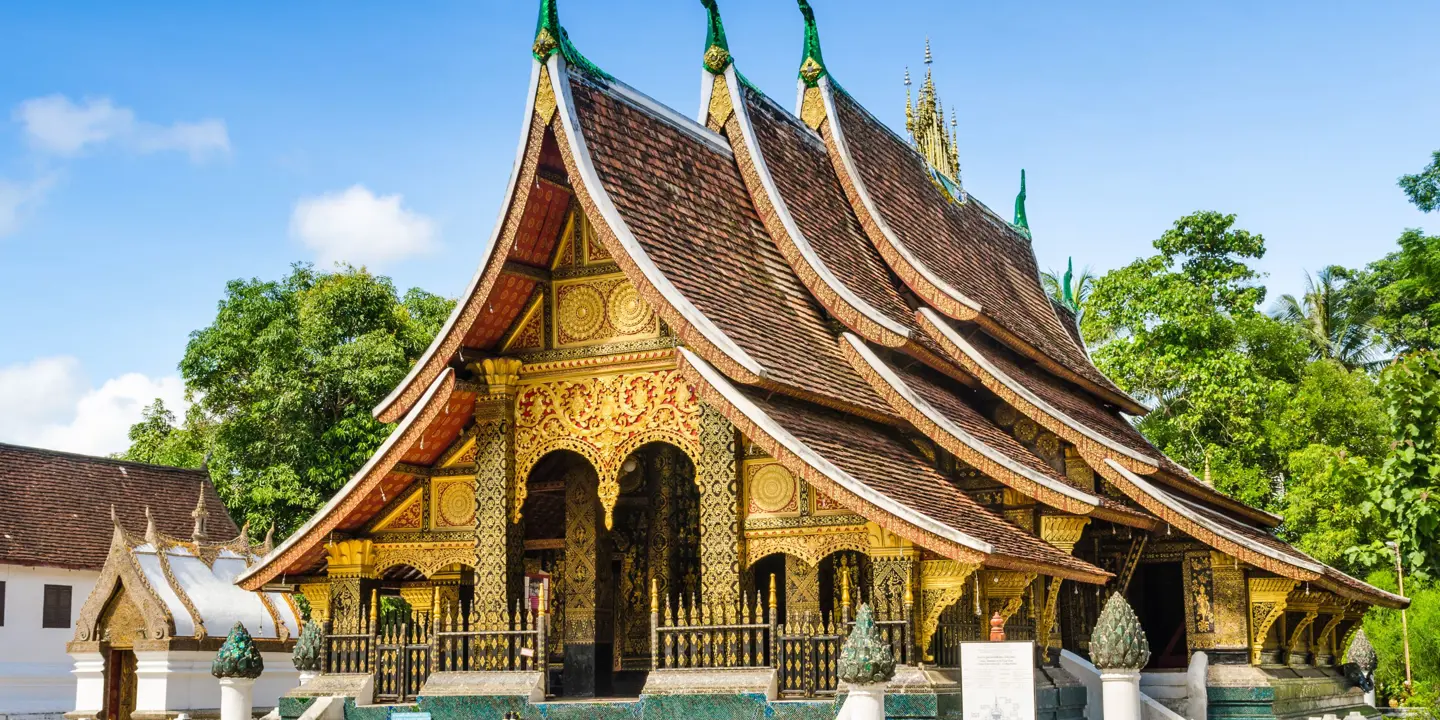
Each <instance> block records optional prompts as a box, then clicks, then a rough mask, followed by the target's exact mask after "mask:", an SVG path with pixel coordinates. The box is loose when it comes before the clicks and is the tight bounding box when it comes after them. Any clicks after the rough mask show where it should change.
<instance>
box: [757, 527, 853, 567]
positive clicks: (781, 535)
mask: <svg viewBox="0 0 1440 720" xmlns="http://www.w3.org/2000/svg"><path fill="white" fill-rule="evenodd" d="M869 548H870V534H869V532H868V530H867V529H866V527H865V526H864V525H851V526H839V527H805V528H785V529H781V530H748V531H746V533H745V566H746V567H750V566H752V565H754V564H755V563H756V562H757V561H758V560H760V558H763V557H765V556H767V555H774V554H775V553H784V554H786V555H789V556H792V557H796V558H799V559H800V560H803V561H804V562H805V563H806V564H808V565H811V566H816V565H819V564H820V561H821V560H824V559H825V558H826V557H827V556H829V555H831V554H832V553H837V552H840V551H841V550H854V551H856V552H862V553H863V552H867V551H868V550H869Z"/></svg>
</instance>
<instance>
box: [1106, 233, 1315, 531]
mask: <svg viewBox="0 0 1440 720" xmlns="http://www.w3.org/2000/svg"><path fill="white" fill-rule="evenodd" d="M1234 224H1235V216H1234V215H1224V214H1221V213H1217V212H1199V213H1195V214H1193V215H1188V216H1186V217H1183V218H1180V219H1179V220H1177V221H1176V222H1175V225H1174V227H1172V228H1171V229H1170V230H1167V231H1166V232H1165V233H1164V234H1163V235H1162V236H1161V237H1160V238H1159V239H1158V240H1156V241H1155V248H1156V249H1157V250H1158V251H1159V254H1157V255H1154V256H1151V257H1149V258H1143V259H1140V260H1136V261H1135V262H1133V263H1131V264H1130V265H1128V266H1126V267H1123V268H1119V269H1117V270H1114V271H1111V272H1109V273H1107V274H1105V275H1104V276H1103V277H1101V278H1100V279H1098V280H1097V281H1096V282H1095V286H1094V290H1093V291H1092V293H1091V295H1090V298H1089V301H1088V303H1087V305H1086V313H1085V318H1084V320H1083V322H1082V329H1083V331H1084V335H1085V339H1086V341H1087V343H1090V344H1091V345H1092V346H1095V351H1094V353H1093V356H1094V358H1095V361H1096V363H1097V364H1098V365H1099V366H1100V368H1101V369H1102V370H1104V371H1105V372H1106V373H1108V374H1109V375H1110V377H1112V378H1114V379H1115V381H1116V382H1117V383H1118V384H1119V385H1120V386H1121V387H1122V388H1124V389H1125V390H1126V391H1128V392H1130V393H1132V394H1133V395H1136V396H1138V397H1140V398H1141V399H1143V400H1146V401H1149V402H1150V403H1152V404H1153V405H1154V406H1155V409H1154V411H1153V412H1151V413H1150V414H1149V415H1148V416H1147V417H1146V418H1145V419H1144V420H1142V421H1141V422H1140V424H1139V427H1140V429H1141V430H1142V431H1143V432H1145V434H1146V435H1147V436H1149V437H1150V439H1151V441H1152V442H1155V443H1156V444H1157V445H1159V447H1160V449H1161V450H1163V451H1165V452H1166V453H1168V454H1170V455H1171V456H1172V457H1175V458H1176V459H1177V460H1179V461H1180V462H1182V463H1186V464H1188V465H1190V466H1191V467H1197V468H1198V467H1201V466H1202V465H1205V464H1206V463H1207V461H1208V462H1209V464H1210V466H1211V468H1212V471H1213V472H1212V476H1213V477H1214V478H1215V481H1216V484H1217V486H1218V487H1219V488H1220V489H1221V490H1222V491H1225V492H1228V493H1230V494H1232V495H1235V496H1236V497H1238V498H1240V499H1241V500H1244V501H1246V502H1250V503H1252V504H1257V505H1262V506H1263V505H1268V504H1269V503H1270V501H1271V500H1272V499H1273V496H1274V495H1275V485H1276V483H1277V481H1278V479H1279V478H1280V477H1281V476H1282V474H1283V470H1284V468H1283V457H1282V456H1281V455H1280V454H1278V453H1276V452H1275V451H1274V449H1273V448H1271V447H1270V444H1269V441H1268V438H1267V436H1266V427H1265V422H1264V421H1265V418H1266V417H1267V416H1268V415H1269V413H1270V412H1272V411H1273V410H1274V409H1275V408H1274V403H1275V402H1277V401H1278V399H1283V398H1284V397H1285V396H1284V394H1283V393H1277V392H1276V389H1277V387H1279V386H1285V387H1288V386H1290V385H1293V384H1294V383H1295V382H1297V381H1298V379H1299V376H1300V373H1301V370H1302V369H1303V367H1304V365H1305V361H1306V356H1307V354H1308V352H1307V348H1306V346H1305V344H1304V342H1303V340H1302V339H1301V338H1300V336H1299V333H1298V332H1297V331H1295V330H1294V329H1293V328H1292V327H1289V326H1287V325H1285V324H1283V323H1280V322H1277V321H1275V320H1273V319H1271V318H1269V317H1266V316H1265V315H1263V314H1261V313H1260V312H1258V311H1257V309H1256V308H1257V305H1258V304H1259V303H1260V302H1261V301H1262V300H1263V299H1264V297H1265V288H1264V287H1263V286H1261V285H1259V283H1258V282H1257V281H1258V279H1259V275H1258V274H1257V273H1256V272H1255V271H1254V270H1253V269H1251V268H1250V267H1249V265H1247V264H1246V263H1247V261H1249V260H1253V259H1258V258H1260V257H1262V256H1263V255H1264V253H1265V243H1264V238H1263V237H1261V236H1260V235H1256V234H1252V233H1250V232H1248V231H1245V230H1241V229H1237V228H1235V227H1234Z"/></svg>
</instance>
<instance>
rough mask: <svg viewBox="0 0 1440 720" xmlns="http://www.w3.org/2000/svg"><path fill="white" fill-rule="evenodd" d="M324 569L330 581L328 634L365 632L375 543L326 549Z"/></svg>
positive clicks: (343, 543)
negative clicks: (330, 624)
mask: <svg viewBox="0 0 1440 720" xmlns="http://www.w3.org/2000/svg"><path fill="white" fill-rule="evenodd" d="M326 550H327V551H328V557H327V558H326V561H327V564H326V569H325V574H326V576H328V577H329V579H330V598H329V599H330V608H329V617H330V621H331V623H332V624H333V626H332V630H331V632H333V633H336V634H354V633H359V632H365V631H366V630H367V629H368V628H366V627H365V622H364V621H365V618H366V617H367V613H368V612H369V611H370V600H371V598H370V595H371V590H372V588H373V586H374V578H375V543H373V542H371V541H369V540H344V541H341V542H338V543H333V544H331V545H330V546H329V547H327V548H326Z"/></svg>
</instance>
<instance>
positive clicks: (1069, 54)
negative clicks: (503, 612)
mask: <svg viewBox="0 0 1440 720" xmlns="http://www.w3.org/2000/svg"><path fill="white" fill-rule="evenodd" d="M814 4H815V7H816V12H817V15H818V17H819V22H820V29H821V34H822V39H823V42H824V49H825V52H826V60H827V62H828V65H829V66H830V68H831V70H832V72H833V74H834V76H835V77H836V78H837V79H838V80H839V81H840V82H841V83H842V84H843V85H845V87H846V88H847V89H848V90H849V91H850V92H851V93H853V94H854V95H856V96H857V97H859V98H860V99H861V100H862V101H863V102H865V103H866V104H867V105H868V106H869V107H870V108H871V110H872V111H874V112H875V113H876V114H877V115H879V116H880V117H881V118H882V119H885V120H887V121H888V122H890V123H891V124H892V125H894V126H897V127H899V126H902V125H903V117H904V116H903V100H904V87H903V85H902V84H901V78H902V76H903V72H904V69H905V67H906V66H907V65H909V66H910V68H911V70H912V72H913V73H915V74H916V75H917V77H918V76H919V75H920V74H921V73H922V72H923V66H922V62H921V61H922V56H923V44H924V40H925V38H926V36H927V35H928V36H929V37H930V39H931V42H932V44H933V47H934V53H935V58H936V62H935V66H934V67H935V76H936V82H937V84H938V86H939V89H940V92H941V96H942V99H943V100H944V102H945V103H946V104H947V105H948V106H953V108H954V112H955V113H956V114H957V115H958V117H959V123H960V125H959V131H960V136H961V140H960V158H961V163H962V166H963V177H964V182H965V185H966V187H967V189H969V190H970V191H971V192H972V193H973V194H975V195H976V196H977V197H979V198H981V199H982V200H983V201H985V202H986V203H988V204H990V205H991V206H992V207H995V208H996V209H997V210H1000V211H1001V212H1002V213H1008V211H1009V208H1010V205H1011V202H1012V200H1013V197H1014V193H1015V190H1016V185H1017V182H1018V175H1019V171H1020V168H1022V167H1024V168H1026V169H1027V170H1028V172H1029V178H1030V188H1029V189H1030V193H1029V196H1030V202H1029V212H1030V221H1031V225H1032V228H1033V229H1034V232H1035V248H1036V252H1037V254H1038V256H1039V259H1040V263H1041V265H1042V266H1044V267H1060V266H1063V265H1064V263H1065V259H1066V257H1068V256H1072V255H1073V256H1074V257H1075V258H1076V264H1077V266H1082V265H1087V264H1088V265H1092V266H1093V267H1094V268H1095V269H1097V270H1101V271H1103V270H1106V269H1109V268H1113V267H1116V266H1119V265H1123V264H1124V263H1126V262H1129V261H1130V260H1132V259H1134V258H1135V257H1137V256H1140V255H1144V254H1147V253H1148V252H1149V250H1150V242H1151V241H1152V240H1153V239H1154V238H1155V237H1157V236H1158V235H1159V234H1160V233H1161V232H1162V231H1163V230H1164V229H1165V228H1166V227H1168V226H1169V225H1170V223H1171V222H1173V221H1174V219H1175V218H1177V217H1179V216H1180V215H1183V214H1185V213H1188V212H1191V211H1194V210H1198V209H1216V210H1223V211H1226V212H1233V213H1237V214H1238V215H1239V224H1240V225H1241V226H1243V227H1245V228H1247V229H1249V230H1252V231H1255V232H1260V233H1263V234H1264V235H1265V237H1266V238H1267V240H1268V244H1269V248H1270V252H1269V255H1268V256H1267V257H1266V259H1265V260H1264V262H1262V263H1261V268H1262V269H1263V270H1265V271H1266V272H1268V273H1270V275H1271V277H1270V278H1269V280H1268V284H1269V285H1270V287H1271V288H1272V296H1273V295H1274V294H1275V293H1276V292H1277V291H1278V292H1285V291H1295V290H1297V289H1298V288H1299V286H1300V283H1301V273H1302V271H1304V270H1314V269H1316V268H1318V267H1320V266H1322V265H1325V264H1329V263H1340V264H1348V265H1359V264H1363V263H1365V262H1368V261H1369V260H1372V259H1374V258H1376V257H1378V256H1380V255H1381V254H1383V253H1385V252H1387V251H1388V250H1389V249H1390V248H1391V247H1392V246H1393V243H1394V239H1395V238H1396V237H1397V236H1398V234H1399V233H1400V231H1401V229H1402V228H1405V227H1416V226H1419V227H1426V228H1427V229H1428V230H1429V231H1430V232H1440V217H1435V216H1428V217H1427V216H1424V215H1421V214H1420V213H1418V212H1417V211H1415V210H1414V209H1413V208H1412V207H1411V206H1410V205H1408V204H1407V203H1406V202H1405V200H1404V198H1403V196H1402V195H1401V194H1400V193H1399V191H1398V190H1397V189H1396V188H1395V184H1394V183H1395V179H1396V177H1397V176H1399V175H1401V174H1402V173H1406V172H1414V171H1416V170H1417V169H1418V168H1419V167H1421V166H1422V165H1424V164H1425V162H1426V161H1427V160H1428V156H1429V153H1430V152H1431V151H1433V150H1436V149H1440V123H1437V121H1436V118H1440V92H1437V90H1436V86H1435V79H1434V78H1435V60H1434V54H1433V53H1434V49H1433V48H1434V45H1433V42H1434V39H1433V29H1434V28H1435V27H1440V5H1437V4H1435V3H1431V2H1411V3H1340V2H1321V3H1314V2H1304V3H1302V2H1266V3H1242V2H1221V3H1186V4H1182V3H1109V4H1105V5H1103V6H1097V5H1098V4H1094V3H1087V4H1080V3H1068V2H1054V3H1028V4H1019V3H977V2H953V3H911V4H909V5H903V6H902V5H898V4H894V3H890V4H879V3H873V2H861V1H860V0H848V1H842V0H815V3H814ZM536 5H537V3H536V2H533V1H531V0H524V1H519V0H482V1H480V2H434V3H417V4H407V5H405V6H402V5H400V4H395V3H379V2H350V3H339V2H315V3H279V2H250V3H245V4H241V5H234V4H232V5H229V6H222V5H218V4H181V3H166V4H159V3H123V4H121V3H96V2H74V3H63V4H62V3H28V4H22V3H6V4H3V5H0V28H3V30H0V40H3V41H0V441H11V442H25V443H32V444H42V445H48V446H53V447H61V448H66V449H75V450H79V451H85V452H112V451H115V450H119V449H122V448H123V445H124V442H123V436H124V432H123V429H124V427H125V426H126V425H127V424H128V423H129V422H130V421H132V420H133V419H134V418H135V417H136V416H138V412H139V407H140V406H141V405H143V404H144V403H145V402H147V401H148V399H149V398H151V397H154V396H156V395H159V396H163V397H166V398H167V401H168V402H170V404H172V405H175V404H178V403H179V397H180V392H181V391H180V384H179V382H178V379H177V378H176V377H175V376H176V370H175V365H176V363H177V362H178V360H179V358H180V355H181V353H182V352H183V349H184V345H185V341H186V337H187V335H188V333H189V332H190V331H191V330H193V329H195V328H198V327H201V326H203V325H205V324H206V323H208V322H209V321H210V320H211V319H212V318H213V314H214V310H215V303H216V301H217V300H218V299H219V298H220V296H221V294H222V292H223V288H224V283H225V282H226V281H227V280H229V279H232V278H236V277H252V276H258V277H262V278H274V277H278V276H280V275H281V274H283V273H284V272H286V269H287V267H288V266H289V264H290V263H292V262H296V261H314V262H317V263H321V264H325V265H328V264H329V263H331V262H333V261H334V260H336V259H340V260H351V261H364V262H367V263H368V264H369V265H370V267H372V269H376V270H378V271H380V272H383V273H386V274H389V275H391V276H392V277H393V278H394V279H395V281H396V283H397V285H399V286H400V287H401V288H402V289H403V288H404V287H408V286H412V285H419V286H422V287H425V288H426V289H429V290H431V291H434V292H438V293H443V294H446V295H451V296H453V295H455V294H457V293H458V292H459V291H460V290H461V289H462V288H463V286H464V284H465V282H466V281H467V280H468V279H469V277H470V275H471V273H472V272H473V269H474V266H475V265H476V263H477V262H478V259H479V258H480V257H481V254H482V250H483V248H482V245H483V243H485V242H486V240H487V239H488V237H489V234H490V228H491V225H492V223H493V222H494V219H495V216H496V212H497V206H498V203H499V200H500V194H501V192H502V191H503V184H504V182H505V180H506V178H507V173H508V171H509V165H510V162H511V159H512V158H513V152H514V144H515V142H516V138H517V133H518V130H519V121H520V117H519V116H520V113H521V111H522V109H523V101H524V98H523V97H522V96H523V94H524V91H525V83H526V80H527V78H528V75H527V73H528V63H529V62H530V58H529V53H528V49H529V45H530V42H531V39H532V38H531V35H532V32H533V29H534V22H535V19H534V14H535V7H536ZM560 5H561V7H560V11H561V18H562V21H563V22H564V24H565V25H566V27H567V28H568V29H569V31H570V34H571V37H572V38H573V39H574V41H575V42H576V43H577V45H578V46H579V47H580V48H581V49H582V50H583V51H584V52H585V53H586V54H587V55H588V56H589V57H590V58H591V59H592V60H594V61H595V62H596V63H597V64H599V65H600V66H602V67H604V68H605V69H606V70H607V71H609V72H611V73H612V74H614V75H616V76H618V77H620V78H621V79H623V80H625V81H626V82H628V83H630V84H631V85H634V86H636V87H638V88H640V89H641V90H643V91H645V92H647V93H649V94H651V95H653V96H654V97H656V98H657V99H659V100H661V101H662V102H664V103H666V104H669V105H671V106H673V107H676V108H678V109H680V110H682V111H684V112H686V113H687V114H692V113H693V112H694V109H695V106H696V104H697V101H698V100H697V99H698V95H699V61H700V54H701V50H702V48H701V47H700V46H701V45H702V41H703V35H704V24H703V11H702V9H701V7H700V3H699V2H694V1H691V0H624V1H617V0H611V1H610V2H599V1H598V0H588V1H587V0H561V3H560ZM721 9H722V11H723V14H724V17H725V21H726V27H727V30H728V31H729V36H730V43H731V49H732V51H733V52H734V54H735V56H736V58H737V61H738V63H739V65H740V68H741V70H742V71H743V72H744V73H745V74H746V75H747V76H748V77H749V78H750V79H751V80H753V81H754V82H755V83H756V84H758V85H759V86H760V87H761V88H763V89H765V90H766V91H767V92H769V93H770V94H771V95H772V96H774V97H777V98H779V99H781V101H782V102H783V104H785V105H786V106H789V105H790V104H792V102H793V97H794V77H795V70H796V67H797V64H798V61H799V52H800V40H801V35H800V32H801V26H800V15H799V12H798V11H797V10H796V8H795V6H794V4H793V3H791V2H788V1H786V0H779V1H777V0H721Z"/></svg>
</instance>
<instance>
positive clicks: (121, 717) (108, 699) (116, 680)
mask: <svg viewBox="0 0 1440 720" xmlns="http://www.w3.org/2000/svg"><path fill="white" fill-rule="evenodd" d="M136 687H137V681H136V677H135V653H134V652H133V651H131V650H128V649H127V650H115V649H112V650H111V651H110V657H108V658H107V659H106V662H105V717H107V718H109V720H130V714H131V713H133V712H135V691H136Z"/></svg>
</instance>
